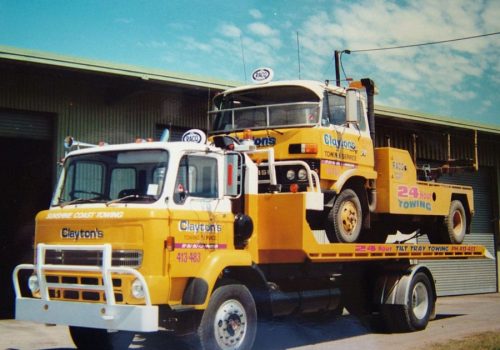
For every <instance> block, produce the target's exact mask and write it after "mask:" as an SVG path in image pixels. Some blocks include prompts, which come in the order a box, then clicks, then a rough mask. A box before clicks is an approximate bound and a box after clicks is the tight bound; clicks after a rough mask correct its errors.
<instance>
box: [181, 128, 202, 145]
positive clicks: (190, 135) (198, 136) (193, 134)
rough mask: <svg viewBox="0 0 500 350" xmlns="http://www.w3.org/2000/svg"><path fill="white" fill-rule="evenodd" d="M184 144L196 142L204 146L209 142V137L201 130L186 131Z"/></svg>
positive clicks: (183, 139) (183, 136)
mask: <svg viewBox="0 0 500 350" xmlns="http://www.w3.org/2000/svg"><path fill="white" fill-rule="evenodd" d="M181 140H182V141H183V142H195V143H200V144H204V143H206V142H207V135H205V133H204V132H203V131H201V130H200V129H191V130H188V131H186V132H185V133H184V134H183V135H182V139H181Z"/></svg>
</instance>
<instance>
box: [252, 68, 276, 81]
mask: <svg viewBox="0 0 500 350" xmlns="http://www.w3.org/2000/svg"><path fill="white" fill-rule="evenodd" d="M273 78H274V71H273V70H272V69H271V68H257V69H256V70H254V71H253V72H252V81H253V82H254V83H255V84H265V83H269V82H270V81H271V80H273Z"/></svg>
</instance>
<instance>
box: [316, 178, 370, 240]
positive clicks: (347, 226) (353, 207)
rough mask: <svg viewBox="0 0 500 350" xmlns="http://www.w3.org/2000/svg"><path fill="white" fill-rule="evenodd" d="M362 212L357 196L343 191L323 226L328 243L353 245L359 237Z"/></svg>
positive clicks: (351, 191) (348, 190)
mask: <svg viewBox="0 0 500 350" xmlns="http://www.w3.org/2000/svg"><path fill="white" fill-rule="evenodd" d="M362 225H363V212H362V208H361V202H360V201H359V198H358V195H357V194H356V192H354V191H353V190H351V189H349V188H348V189H345V190H343V191H342V192H340V194H339V195H338V197H337V198H336V199H335V202H334V204H333V208H332V210H330V213H329V214H328V219H327V222H326V225H325V228H326V234H327V236H328V239H329V240H330V242H332V243H333V242H339V243H355V242H358V241H359V238H360V236H361V227H362Z"/></svg>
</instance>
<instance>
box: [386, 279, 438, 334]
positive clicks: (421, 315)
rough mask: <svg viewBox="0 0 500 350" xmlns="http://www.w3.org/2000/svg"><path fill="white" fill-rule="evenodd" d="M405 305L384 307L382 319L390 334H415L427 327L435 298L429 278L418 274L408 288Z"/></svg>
mask: <svg viewBox="0 0 500 350" xmlns="http://www.w3.org/2000/svg"><path fill="white" fill-rule="evenodd" d="M406 300H407V301H406V304H405V305H383V306H382V310H381V311H382V317H383V318H384V320H385V323H386V328H387V330H388V331H389V332H414V331H419V330H422V329H424V328H425V327H427V324H428V323H429V320H430V318H431V317H432V313H433V310H434V303H435V297H434V292H433V289H432V285H431V282H430V280H429V277H428V276H427V275H426V274H425V273H423V272H417V273H416V274H415V275H414V276H413V278H412V281H411V283H410V287H409V288H408V295H407V296H406Z"/></svg>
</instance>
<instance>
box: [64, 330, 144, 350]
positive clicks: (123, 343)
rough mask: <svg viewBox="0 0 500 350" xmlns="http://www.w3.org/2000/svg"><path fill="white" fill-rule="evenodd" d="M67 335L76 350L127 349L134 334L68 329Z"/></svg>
mask: <svg viewBox="0 0 500 350" xmlns="http://www.w3.org/2000/svg"><path fill="white" fill-rule="evenodd" d="M69 333H70V335H71V339H73V343H75V345H76V347H77V348H78V349H84V350H92V349H99V350H104V349H110V350H121V349H128V347H129V346H130V344H131V343H132V340H134V336H135V333H134V332H128V331H108V330H107V329H98V328H86V327H74V326H70V327H69Z"/></svg>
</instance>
